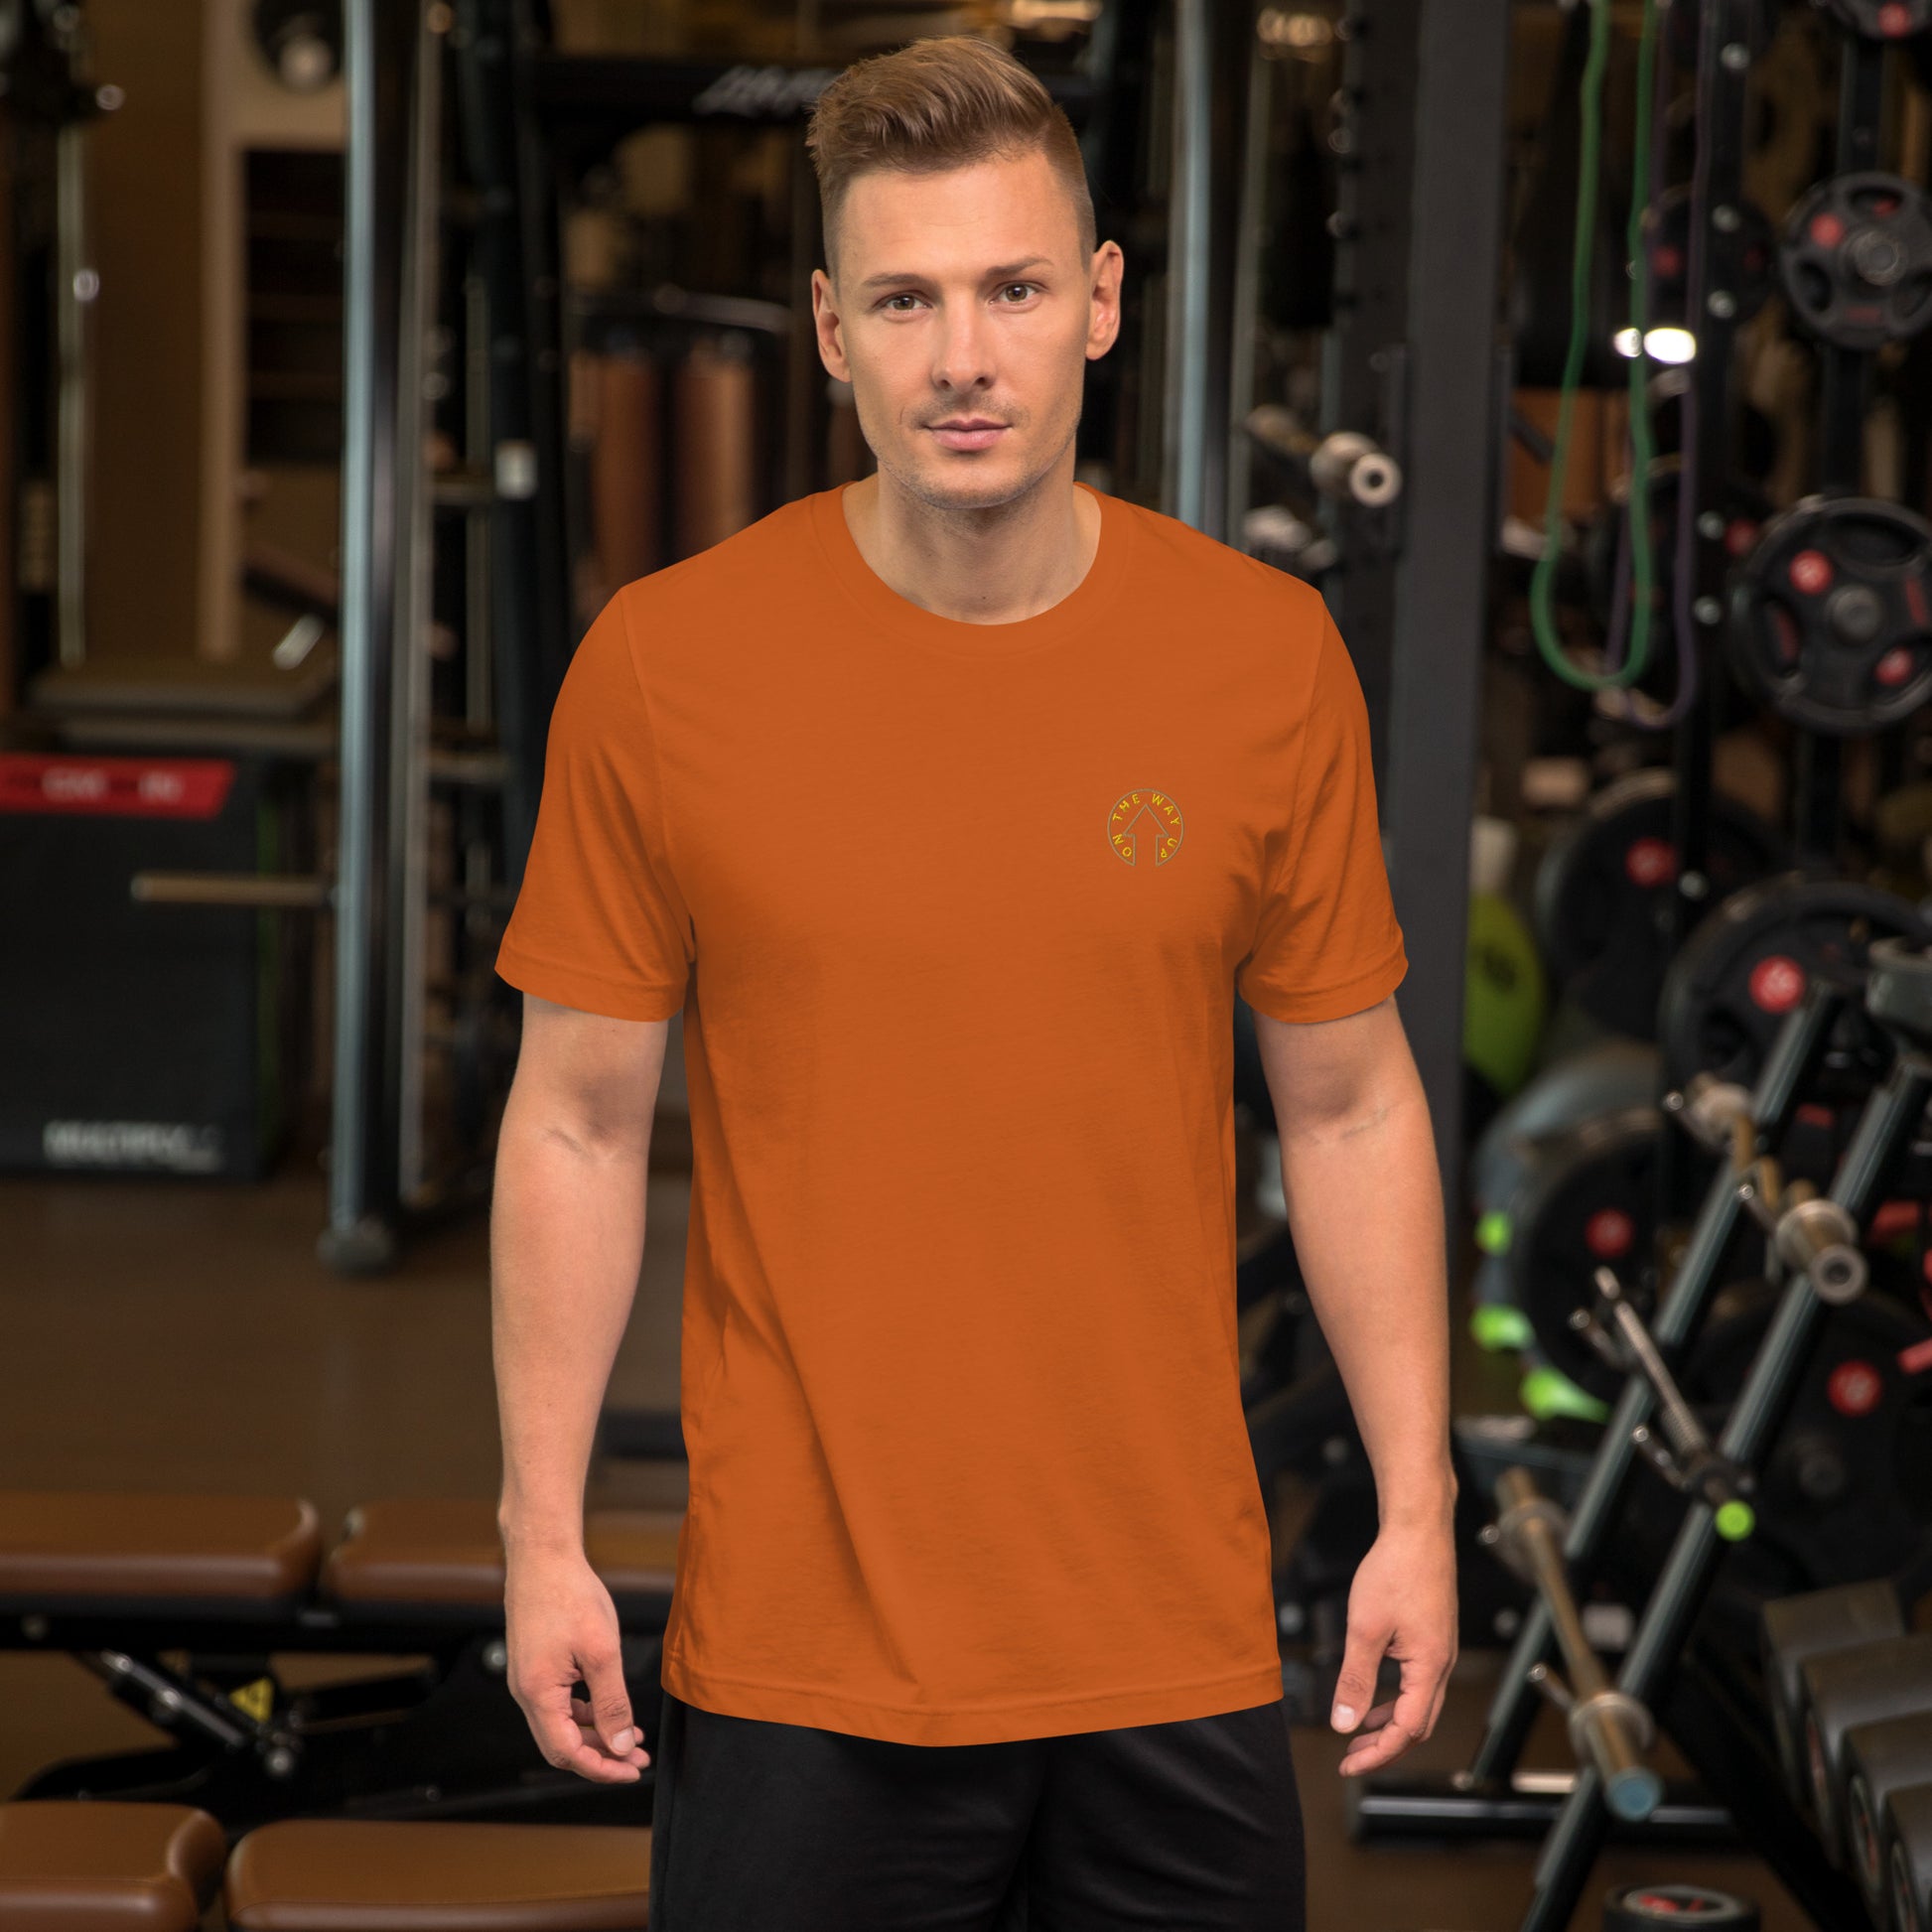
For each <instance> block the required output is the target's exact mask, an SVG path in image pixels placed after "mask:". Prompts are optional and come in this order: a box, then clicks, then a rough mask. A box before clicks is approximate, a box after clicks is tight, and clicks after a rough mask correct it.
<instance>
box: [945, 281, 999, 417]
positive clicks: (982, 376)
mask: <svg viewBox="0 0 1932 1932" xmlns="http://www.w3.org/2000/svg"><path fill="white" fill-rule="evenodd" d="M992 383H993V357H992V344H991V342H990V340H989V337H988V332H987V330H986V327H985V318H984V317H983V316H982V315H981V313H980V307H979V304H978V303H977V302H971V301H968V302H949V303H947V304H946V306H945V307H944V308H943V309H942V310H941V311H940V323H939V328H938V330H937V331H936V332H935V339H934V343H933V357H932V386H933V387H934V388H935V389H941V390H944V391H946V392H947V393H948V394H951V395H959V394H962V393H963V392H965V391H966V390H969V389H986V388H990V387H991V386H992Z"/></svg>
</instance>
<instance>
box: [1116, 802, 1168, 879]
mask: <svg viewBox="0 0 1932 1932" xmlns="http://www.w3.org/2000/svg"><path fill="white" fill-rule="evenodd" d="M1182 830H1183V827H1182V825H1181V822H1180V807H1179V806H1178V805H1176V804H1175V803H1174V802H1173V799H1172V798H1170V797H1169V796H1168V794H1167V793H1166V792H1165V791H1151V790H1147V789H1143V790H1140V791H1130V792H1126V793H1124V794H1123V795H1122V796H1121V797H1120V798H1119V799H1118V800H1117V801H1116V802H1115V805H1114V808H1113V810H1112V811H1110V812H1109V813H1108V814H1107V843H1108V844H1109V845H1110V846H1112V847H1113V849H1114V852H1115V854H1116V855H1117V856H1118V857H1119V859H1120V861H1121V863H1122V864H1123V865H1129V866H1136V867H1139V868H1142V869H1144V870H1145V869H1146V868H1148V867H1152V866H1165V865H1166V864H1167V863H1168V861H1169V860H1170V859H1172V858H1173V855H1174V854H1175V853H1176V852H1178V851H1179V850H1180V837H1181V832H1182Z"/></svg>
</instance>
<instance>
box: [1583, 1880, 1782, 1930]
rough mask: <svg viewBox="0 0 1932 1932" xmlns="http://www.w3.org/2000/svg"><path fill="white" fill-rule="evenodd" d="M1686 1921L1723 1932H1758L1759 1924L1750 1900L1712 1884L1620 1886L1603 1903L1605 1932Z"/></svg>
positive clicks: (1641, 1928)
mask: <svg viewBox="0 0 1932 1932" xmlns="http://www.w3.org/2000/svg"><path fill="white" fill-rule="evenodd" d="M1686 1919H1696V1920H1697V1922H1698V1923H1699V1924H1700V1925H1704V1926H1711V1927H1718V1926H1722V1927H1723V1928H1724V1932H1757V1927H1758V1924H1759V1918H1758V1910H1757V1907H1756V1906H1755V1905H1753V1904H1752V1903H1751V1902H1750V1900H1749V1899H1748V1898H1739V1897H1738V1896H1737V1895H1736V1894H1735V1893H1734V1892H1727V1891H1713V1890H1712V1888H1711V1887H1710V1886H1709V1885H1675V1884H1673V1885H1618V1886H1617V1887H1616V1889H1615V1890H1614V1891H1612V1892H1611V1893H1610V1894H1609V1896H1608V1897H1607V1898H1605V1899H1604V1901H1603V1932H1650V1929H1651V1928H1653V1927H1656V1926H1659V1925H1682V1924H1683V1923H1684V1921H1685V1920H1686Z"/></svg>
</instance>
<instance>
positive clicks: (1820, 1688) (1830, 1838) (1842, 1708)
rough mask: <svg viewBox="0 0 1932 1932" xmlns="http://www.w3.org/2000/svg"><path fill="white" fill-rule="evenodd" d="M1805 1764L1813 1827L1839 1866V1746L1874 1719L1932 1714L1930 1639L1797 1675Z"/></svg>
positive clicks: (1829, 1659) (1876, 1648)
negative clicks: (1801, 1686) (1800, 1689)
mask: <svg viewBox="0 0 1932 1932" xmlns="http://www.w3.org/2000/svg"><path fill="white" fill-rule="evenodd" d="M1803 1676H1804V1687H1805V1689H1804V1712H1805V1763H1806V1767H1807V1769H1808V1771H1809V1773H1810V1780H1811V1791H1810V1795H1811V1815H1812V1822H1813V1823H1814V1824H1815V1825H1816V1826H1817V1827H1818V1836H1819V1838H1820V1839H1821V1840H1822V1841H1823V1842H1824V1846H1825V1852H1826V1855H1827V1856H1828V1857H1829V1858H1830V1859H1831V1860H1832V1862H1833V1863H1842V1862H1843V1860H1844V1858H1845V1852H1846V1844H1845V1808H1844V1796H1845V1738H1846V1734H1847V1732H1849V1731H1851V1730H1853V1729H1855V1728H1856V1727H1857V1726H1858V1725H1867V1724H1874V1723H1876V1722H1877V1721H1878V1720H1879V1719H1881V1718H1902V1717H1905V1716H1907V1715H1908V1714H1910V1713H1912V1712H1932V1634H1926V1633H1919V1634H1915V1635H1912V1636H1905V1637H1880V1638H1878V1639H1877V1641H1876V1642H1875V1643H1867V1644H1861V1645H1860V1646H1859V1648H1858V1649H1856V1650H1834V1651H1829V1652H1827V1653H1826V1654H1825V1655H1824V1656H1822V1657H1814V1658H1812V1659H1811V1661H1810V1662H1809V1663H1807V1664H1806V1665H1805V1667H1804V1673H1803Z"/></svg>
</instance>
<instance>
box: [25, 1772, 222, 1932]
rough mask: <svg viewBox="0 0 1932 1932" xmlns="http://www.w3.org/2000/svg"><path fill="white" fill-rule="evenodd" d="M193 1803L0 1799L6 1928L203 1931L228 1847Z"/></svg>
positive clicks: (95, 1931) (217, 1828)
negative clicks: (3, 1801)
mask: <svg viewBox="0 0 1932 1932" xmlns="http://www.w3.org/2000/svg"><path fill="white" fill-rule="evenodd" d="M227 1849H228V1847H227V1841H226V1839H225V1838H224V1837H223V1836H222V1832H221V1827H220V1826H219V1825H218V1824H216V1823H215V1821H214V1820H213V1819H212V1818H210V1817H209V1816H208V1815H207V1812H205V1811H197V1810H195V1809H194V1808H193V1807H192V1806H189V1805H128V1804H119V1803H115V1802H113V1801H111V1800H108V1799H92V1800H89V1801H87V1802H86V1803H84V1804H83V1803H79V1802H74V1801H66V1800H60V1799H51V1800H48V1801H46V1802H44V1803H27V1804H19V1803H15V1804H0V1926H5V1927H6V1928H7V1932H198V1928H199V1927H200V1925H201V1923H202V1913H203V1910H204V1908H205V1907H206V1906H207V1903H208V1901H209V1900H210V1899H211V1898H212V1897H213V1896H214V1891H215V1887H216V1885H217V1884H218V1883H219V1882H220V1878H221V1862H222V1860H223V1859H224V1858H225V1857H226V1855H227Z"/></svg>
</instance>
